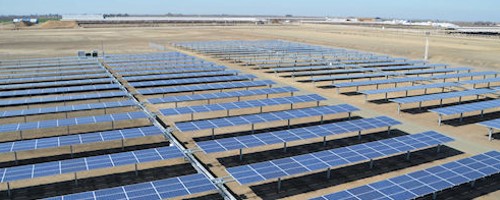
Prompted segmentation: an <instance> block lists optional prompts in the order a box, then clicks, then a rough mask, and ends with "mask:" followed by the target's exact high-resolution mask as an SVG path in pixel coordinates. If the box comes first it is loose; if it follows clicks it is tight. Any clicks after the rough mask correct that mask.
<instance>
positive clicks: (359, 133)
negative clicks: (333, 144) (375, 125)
mask: <svg viewBox="0 0 500 200" xmlns="http://www.w3.org/2000/svg"><path fill="white" fill-rule="evenodd" d="M358 140H361V131H358Z"/></svg>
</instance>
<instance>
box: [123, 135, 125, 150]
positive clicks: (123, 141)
mask: <svg viewBox="0 0 500 200" xmlns="http://www.w3.org/2000/svg"><path fill="white" fill-rule="evenodd" d="M124 149H125V140H124V139H123V138H122V150H124Z"/></svg>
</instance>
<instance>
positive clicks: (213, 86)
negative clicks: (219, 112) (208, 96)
mask: <svg viewBox="0 0 500 200" xmlns="http://www.w3.org/2000/svg"><path fill="white" fill-rule="evenodd" d="M273 84H275V82H274V81H271V80H262V81H246V82H229V83H212V84H202V85H188V86H177V87H169V88H149V89H141V90H138V92H139V93H140V94H143V95H148V94H162V93H178V92H195V91H205V90H223V89H234V88H248V87H261V86H270V85H273Z"/></svg>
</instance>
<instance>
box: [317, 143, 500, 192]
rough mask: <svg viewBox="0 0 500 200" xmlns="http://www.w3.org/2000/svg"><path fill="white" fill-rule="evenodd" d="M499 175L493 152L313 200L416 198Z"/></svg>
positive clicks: (497, 154)
mask: <svg viewBox="0 0 500 200" xmlns="http://www.w3.org/2000/svg"><path fill="white" fill-rule="evenodd" d="M498 173H500V152H498V151H490V152H486V153H483V154H479V155H475V156H472V157H468V158H464V159H460V160H457V161H453V162H449V163H445V164H442V165H439V166H434V167H430V168H427V169H424V170H419V171H415V172H412V173H408V174H404V175H401V176H396V177H393V178H390V179H387V180H383V181H378V182H374V183H371V184H368V185H363V186H360V187H356V188H352V189H348V190H343V191H340V192H335V193H332V194H328V195H324V196H321V197H318V198H313V199H314V200H346V199H373V200H377V199H395V200H396V199H398V200H399V199H415V198H418V197H423V196H425V195H428V194H433V193H436V192H439V191H442V190H445V189H448V188H452V187H455V186H458V185H462V184H465V183H469V182H471V181H475V180H478V179H480V178H484V177H487V176H491V175H494V174H498Z"/></svg>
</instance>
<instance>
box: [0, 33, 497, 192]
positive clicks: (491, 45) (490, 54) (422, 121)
mask: <svg viewBox="0 0 500 200" xmlns="http://www.w3.org/2000/svg"><path fill="white" fill-rule="evenodd" d="M234 39H283V40H290V41H299V42H307V43H311V44H319V45H328V46H334V47H342V48H351V49H356V50H362V51H369V52H374V53H380V54H389V55H391V56H395V57H407V58H411V59H421V58H422V57H423V49H424V43H425V39H424V36H423V34H418V33H401V32H396V31H391V30H387V31H381V30H375V29H371V28H360V27H357V28H352V27H346V26H329V25H293V26H237V27H230V26H229V27H161V28H95V29H51V30H18V31H12V30H1V31H0V60H2V59H14V58H28V57H48V56H74V55H76V51H77V50H93V49H101V48H102V46H101V44H103V45H104V49H105V51H106V53H141V52H155V51H156V50H155V49H152V48H150V47H149V44H148V43H149V42H156V43H160V44H167V43H169V42H178V41H193V40H197V41H201V40H234ZM430 43H431V48H430V52H431V56H430V61H431V62H434V63H438V62H440V63H447V64H451V65H453V66H473V67H476V68H477V69H480V70H499V69H500V57H499V56H498V54H499V53H500V40H499V39H491V38H490V39H488V38H459V39H457V38H452V37H447V36H431V38H430ZM170 48H172V49H173V47H170ZM179 51H181V50H179ZM182 52H185V53H188V54H191V55H196V56H198V57H200V58H204V59H206V60H208V61H214V62H218V63H220V64H224V65H227V66H229V67H231V68H233V69H238V70H241V71H243V72H246V73H252V74H256V75H257V76H258V77H259V78H261V79H272V80H274V81H276V82H278V83H279V84H280V85H291V86H294V87H296V88H299V89H301V90H302V91H301V92H302V93H317V94H320V95H322V96H324V97H327V98H328V99H329V100H328V101H325V102H323V104H337V103H345V102H348V103H350V104H352V105H355V106H357V107H359V108H361V110H362V111H361V112H357V113H356V114H357V115H361V116H363V117H373V116H380V115H387V116H390V117H393V118H396V119H398V120H400V121H402V122H403V123H404V125H402V126H398V127H397V129H399V130H402V131H405V132H408V133H418V132H422V131H426V130H437V131H439V132H442V133H444V134H447V135H450V136H453V137H454V138H455V139H456V141H455V142H452V143H450V144H449V146H450V147H452V148H455V149H457V150H459V151H463V152H464V153H465V154H461V155H454V156H450V157H445V158H444V159H436V160H432V161H431V162H423V163H422V164H420V165H408V166H406V167H405V168H403V169H397V170H393V171H390V172H387V173H383V174H382V175H376V176H368V177H365V178H361V179H357V180H356V181H352V182H346V183H344V184H340V185H336V186H331V187H326V188H323V189H320V190H316V191H312V192H307V193H303V194H297V195H290V196H287V197H288V198H290V199H304V198H309V197H314V196H318V195H321V194H326V193H330V192H335V191H338V190H341V189H346V188H351V187H355V186H359V185H363V184H366V183H369V182H373V181H377V180H382V179H385V178H388V177H393V176H397V175H399V174H401V173H406V172H411V171H415V170H418V169H422V168H425V167H429V166H433V165H437V164H440V163H444V162H448V161H452V160H456V159H459V158H462V157H466V156H469V155H473V154H477V153H481V152H484V151H488V150H492V149H497V150H500V145H499V144H500V141H499V140H494V141H492V142H490V141H487V138H486V136H485V134H486V129H485V128H482V127H479V126H477V125H474V124H470V125H462V126H460V127H458V128H457V127H454V126H450V125H444V126H438V125H437V122H436V120H437V116H436V115H435V114H433V113H429V112H424V113H418V114H409V113H403V114H402V115H398V114H397V112H396V105H395V104H393V103H388V104H375V103H365V101H364V97H363V96H347V95H342V94H340V95H339V94H336V92H335V90H334V89H320V88H316V87H315V86H314V85H313V84H310V83H298V82H295V81H294V80H293V79H290V78H282V77H278V76H275V75H274V74H268V73H264V71H258V70H252V69H250V68H249V67H243V66H240V65H237V64H234V63H229V62H221V61H219V60H217V59H213V58H210V57H207V56H204V55H201V54H194V53H192V52H189V51H182ZM372 88H373V87H372ZM412 94H413V93H412ZM148 97H149V96H148ZM372 98H373V97H372ZM141 99H142V98H141ZM465 100H467V99H465ZM450 102H452V101H450ZM427 104H429V105H431V104H434V105H435V102H434V103H427ZM427 104H425V105H427ZM188 105H189V104H188ZM194 105H196V104H194ZM151 107H152V109H153V110H154V109H158V107H156V106H151ZM159 107H160V106H159ZM407 107H415V106H414V105H407V106H405V108H407ZM203 117H205V116H203ZM207 117H208V116H207ZM337 117H338V116H337ZM166 121H167V123H170V124H171V121H170V120H168V119H166ZM379 131H380V130H379ZM373 132H376V131H373ZM175 135H176V136H177V137H178V138H179V139H180V140H181V141H182V142H186V143H187V144H186V146H187V147H189V148H192V147H195V144H194V141H193V137H191V135H190V134H185V133H178V132H175ZM204 135H206V134H204ZM354 135H355V134H352V135H350V134H348V135H346V137H347V136H354ZM198 136H200V135H198ZM339 138H342V137H339ZM329 139H330V140H335V139H337V138H329ZM308 142H310V141H308ZM308 142H305V143H300V142H299V143H294V144H292V145H291V146H293V145H300V144H307V143H308ZM312 142H320V141H319V140H312ZM279 148H281V145H271V146H266V147H259V148H255V149H252V150H248V152H252V153H253V152H259V151H268V150H272V149H279ZM329 148H333V147H332V146H330V147H329ZM245 153H247V150H245ZM234 155H237V152H236V151H231V152H225V153H221V154H220V155H219V154H215V155H205V154H203V153H196V156H198V157H199V158H200V160H202V161H203V162H204V163H206V164H207V163H209V164H211V165H212V167H211V168H210V170H212V172H213V173H214V174H216V175H217V176H219V177H223V176H227V173H226V172H225V171H224V167H223V165H222V164H221V162H220V159H217V158H223V159H225V158H226V157H228V156H234ZM275 156H276V158H278V157H279V156H282V155H275ZM228 186H229V187H230V188H231V189H232V190H233V191H235V192H236V193H237V194H238V195H240V194H244V195H245V196H247V197H250V198H259V195H257V194H256V193H255V190H252V189H251V188H250V187H247V186H240V185H239V184H237V183H235V182H232V183H229V184H228ZM498 196H500V191H496V192H493V193H490V194H486V195H483V196H481V197H480V199H498ZM278 197H279V196H278Z"/></svg>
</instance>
